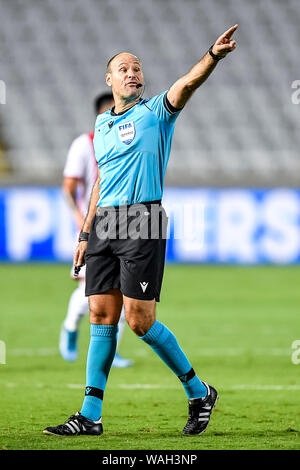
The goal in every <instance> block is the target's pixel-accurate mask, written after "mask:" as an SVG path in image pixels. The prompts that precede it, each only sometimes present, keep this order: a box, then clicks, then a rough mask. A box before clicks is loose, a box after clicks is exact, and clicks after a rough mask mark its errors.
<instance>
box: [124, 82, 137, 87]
mask: <svg viewBox="0 0 300 470" xmlns="http://www.w3.org/2000/svg"><path fill="white" fill-rule="evenodd" d="M137 84H138V82H128V83H126V85H129V86H137Z"/></svg>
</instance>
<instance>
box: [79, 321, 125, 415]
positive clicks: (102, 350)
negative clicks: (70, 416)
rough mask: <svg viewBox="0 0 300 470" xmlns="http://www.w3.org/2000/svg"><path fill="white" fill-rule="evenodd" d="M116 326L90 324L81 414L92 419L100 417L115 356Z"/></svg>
mask: <svg viewBox="0 0 300 470" xmlns="http://www.w3.org/2000/svg"><path fill="white" fill-rule="evenodd" d="M117 333H118V326H114V325H91V339H90V346H89V352H88V357H87V367H86V389H85V397H84V401H83V405H82V409H81V414H82V415H83V416H85V417H86V418H88V419H91V420H92V421H97V420H98V419H99V418H100V417H101V412H102V400H103V394H104V390H105V386H106V382H107V377H108V374H109V371H110V368H111V364H112V361H113V359H114V356H115V352H116V346H117Z"/></svg>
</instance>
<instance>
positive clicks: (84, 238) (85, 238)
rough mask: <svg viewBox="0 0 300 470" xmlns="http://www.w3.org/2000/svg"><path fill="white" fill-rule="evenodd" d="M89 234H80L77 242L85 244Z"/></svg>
mask: <svg viewBox="0 0 300 470" xmlns="http://www.w3.org/2000/svg"><path fill="white" fill-rule="evenodd" d="M89 235H90V234H89V233H88V232H80V234H79V237H78V241H79V242H87V241H88V239H89Z"/></svg>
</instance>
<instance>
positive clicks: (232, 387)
mask: <svg viewBox="0 0 300 470" xmlns="http://www.w3.org/2000/svg"><path fill="white" fill-rule="evenodd" d="M0 384H1V385H3V386H5V387H7V388H15V387H19V388H20V384H17V383H15V382H5V381H0ZM22 387H24V384H22ZM30 387H31V388H33V387H35V388H41V387H42V388H48V385H46V384H41V383H36V384H30ZM51 388H69V389H74V390H84V389H85V384H59V385H57V384H56V385H54V384H51ZM110 388H122V389H124V390H155V389H156V390H159V389H161V390H170V389H171V390H177V389H178V390H180V387H178V386H177V385H166V384H165V385H161V384H117V385H115V386H110ZM237 390H239V391H246V392H247V391H253V390H257V391H266V390H270V391H298V390H300V384H298V385H295V384H294V385H262V384H257V385H255V384H236V385H230V386H225V387H220V391H221V392H227V391H237Z"/></svg>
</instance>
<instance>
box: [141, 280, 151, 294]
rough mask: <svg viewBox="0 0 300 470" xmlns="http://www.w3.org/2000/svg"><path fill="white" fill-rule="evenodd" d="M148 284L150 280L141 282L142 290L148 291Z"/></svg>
mask: <svg viewBox="0 0 300 470" xmlns="http://www.w3.org/2000/svg"><path fill="white" fill-rule="evenodd" d="M148 284H149V282H140V285H141V288H142V291H143V292H144V293H145V292H146V289H147V287H148Z"/></svg>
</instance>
